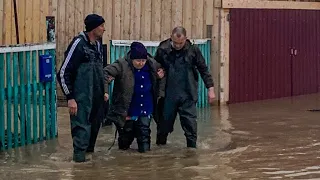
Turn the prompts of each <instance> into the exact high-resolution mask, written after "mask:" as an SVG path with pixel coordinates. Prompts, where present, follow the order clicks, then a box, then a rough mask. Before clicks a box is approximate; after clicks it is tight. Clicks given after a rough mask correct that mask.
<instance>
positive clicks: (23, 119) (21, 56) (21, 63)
mask: <svg viewBox="0 0 320 180" xmlns="http://www.w3.org/2000/svg"><path fill="white" fill-rule="evenodd" d="M19 72H20V145H21V146H24V145H25V138H26V137H25V133H26V131H25V128H26V116H25V98H26V96H25V89H26V86H25V79H24V78H25V77H24V72H25V68H24V52H19Z"/></svg>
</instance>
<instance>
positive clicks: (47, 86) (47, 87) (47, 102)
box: [45, 83, 51, 140]
mask: <svg viewBox="0 0 320 180" xmlns="http://www.w3.org/2000/svg"><path fill="white" fill-rule="evenodd" d="M45 96H46V100H45V110H46V139H47V140H48V139H50V130H51V122H50V100H49V99H50V84H49V83H45Z"/></svg>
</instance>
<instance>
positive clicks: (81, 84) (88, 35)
mask: <svg viewBox="0 0 320 180" xmlns="http://www.w3.org/2000/svg"><path fill="white" fill-rule="evenodd" d="M104 22H105V21H104V19H103V18H102V17H101V16H99V15H96V14H90V15H88V16H87V17H86V18H85V26H86V31H85V32H81V33H80V35H79V36H77V37H75V38H74V39H73V40H72V42H71V43H70V45H69V46H68V49H67V51H66V53H65V60H64V62H63V64H62V67H61V69H60V71H59V75H58V80H59V83H60V85H61V87H62V90H63V92H64V94H65V95H66V97H67V100H68V107H69V112H70V119H71V134H72V138H73V148H74V152H73V160H74V161H75V162H84V161H85V153H86V152H93V151H94V146H95V142H96V139H97V135H98V132H99V128H100V125H101V121H102V113H103V101H104V85H103V60H102V45H101V44H100V42H99V39H100V38H101V37H102V35H103V33H104V31H105V29H104Z"/></svg>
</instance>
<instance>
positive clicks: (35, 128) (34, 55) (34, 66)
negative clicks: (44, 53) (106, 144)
mask: <svg viewBox="0 0 320 180" xmlns="http://www.w3.org/2000/svg"><path fill="white" fill-rule="evenodd" d="M32 105H33V108H32V109H33V113H32V117H33V122H32V125H33V128H32V129H33V143H36V142H38V116H37V106H38V102H37V51H32Z"/></svg>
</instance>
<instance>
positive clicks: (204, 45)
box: [109, 39, 211, 108]
mask: <svg viewBox="0 0 320 180" xmlns="http://www.w3.org/2000/svg"><path fill="white" fill-rule="evenodd" d="M191 41H192V42H193V43H194V44H196V45H198V47H199V48H200V50H201V52H202V55H203V57H204V58H205V61H206V64H207V66H208V68H209V70H210V58H211V57H210V50H211V40H210V39H192V40H191ZM140 42H141V43H143V44H144V45H145V46H146V47H147V50H148V52H149V53H150V54H151V55H155V52H156V50H157V46H158V45H159V43H160V42H159V41H140ZM131 43H132V41H129V40H111V41H110V45H109V47H110V63H113V62H114V61H115V60H117V59H118V58H120V57H123V56H124V55H125V54H126V53H127V52H128V51H129V49H130V44H131ZM199 77H200V76H199ZM112 87H113V86H112V85H111V86H110V92H111V91H112ZM207 94H208V90H207V89H206V87H205V85H204V83H203V81H202V80H201V78H200V79H199V89H198V103H197V107H199V108H201V107H207V106H209V104H208V101H207Z"/></svg>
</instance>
